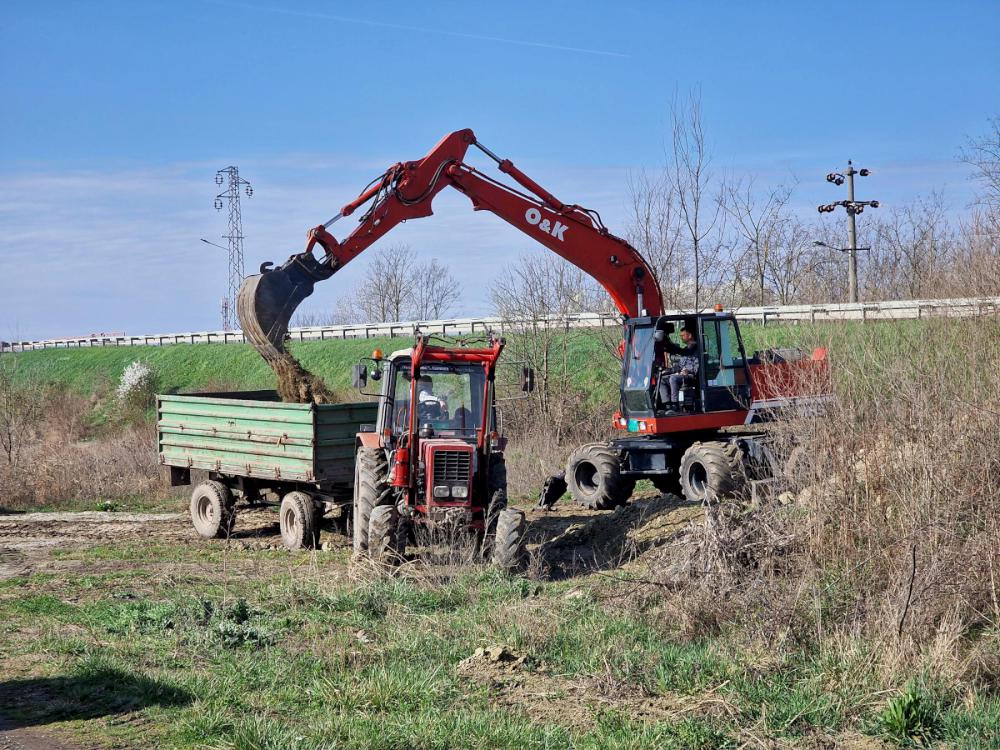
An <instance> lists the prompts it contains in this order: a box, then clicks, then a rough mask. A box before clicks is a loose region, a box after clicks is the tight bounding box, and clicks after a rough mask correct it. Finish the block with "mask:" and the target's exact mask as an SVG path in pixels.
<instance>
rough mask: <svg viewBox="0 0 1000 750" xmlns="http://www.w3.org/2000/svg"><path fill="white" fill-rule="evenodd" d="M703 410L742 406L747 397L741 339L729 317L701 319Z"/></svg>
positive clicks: (738, 407)
mask: <svg viewBox="0 0 1000 750" xmlns="http://www.w3.org/2000/svg"><path fill="white" fill-rule="evenodd" d="M701 350H702V363H703V364H702V367H703V368H704V380H703V381H702V382H703V383H704V388H705V411H725V410H728V409H745V408H747V404H748V403H749V399H750V387H749V385H748V383H749V378H748V374H747V364H746V356H745V354H744V352H743V341H742V340H741V339H740V332H739V328H738V327H737V325H736V321H735V320H734V319H732V318H720V317H714V316H713V317H706V318H703V319H702V321H701Z"/></svg>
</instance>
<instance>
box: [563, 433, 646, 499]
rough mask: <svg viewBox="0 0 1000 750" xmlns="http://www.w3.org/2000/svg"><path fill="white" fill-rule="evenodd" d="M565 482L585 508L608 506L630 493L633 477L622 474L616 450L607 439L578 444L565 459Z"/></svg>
mask: <svg viewBox="0 0 1000 750" xmlns="http://www.w3.org/2000/svg"><path fill="white" fill-rule="evenodd" d="M566 482H567V484H569V491H570V493H572V495H573V499H574V500H575V501H576V502H577V503H579V504H580V505H582V506H583V507H584V508H590V509H591V510H610V509H611V508H614V507H616V506H619V505H624V504H625V503H626V502H628V499H629V498H630V497H631V496H632V491H633V490H634V489H635V480H634V479H631V478H628V477H624V476H622V473H621V459H620V458H619V456H618V452H617V451H615V450H613V449H612V448H611V446H609V445H608V444H607V443H589V444H587V445H581V446H580V447H579V448H577V449H576V450H575V451H573V453H571V454H570V457H569V461H567V462H566Z"/></svg>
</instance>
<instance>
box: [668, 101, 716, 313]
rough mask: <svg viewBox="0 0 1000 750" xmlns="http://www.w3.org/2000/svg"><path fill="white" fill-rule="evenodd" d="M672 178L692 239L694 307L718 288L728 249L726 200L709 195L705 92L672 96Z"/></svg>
mask: <svg viewBox="0 0 1000 750" xmlns="http://www.w3.org/2000/svg"><path fill="white" fill-rule="evenodd" d="M671 124H672V127H671V140H670V152H669V156H670V157H671V162H670V165H669V166H668V169H667V174H668V175H669V179H670V184H671V186H672V188H673V190H674V192H675V194H676V196H677V205H678V208H679V213H680V219H681V226H682V228H683V230H684V232H685V235H686V241H687V242H688V243H689V251H690V259H691V264H690V271H691V274H692V275H691V283H692V287H693V288H692V295H691V296H692V299H691V302H692V303H693V307H694V308H695V309H700V308H701V307H702V304H703V301H704V299H705V297H706V296H710V295H711V296H714V294H715V293H716V292H717V290H718V288H719V278H718V276H717V271H718V265H719V263H720V260H721V259H722V256H723V254H724V250H725V243H724V241H723V232H722V221H723V219H724V212H723V210H722V201H721V200H719V199H718V197H717V196H716V197H714V199H713V196H712V195H710V191H711V190H712V182H713V180H712V174H711V171H710V169H709V166H710V163H711V159H710V156H709V153H708V147H707V144H706V141H705V131H704V127H703V125H702V118H701V96H700V94H698V93H695V92H692V93H690V94H689V95H688V97H687V100H686V101H683V102H682V101H681V100H680V98H679V97H677V96H675V97H674V102H673V108H672V111H671Z"/></svg>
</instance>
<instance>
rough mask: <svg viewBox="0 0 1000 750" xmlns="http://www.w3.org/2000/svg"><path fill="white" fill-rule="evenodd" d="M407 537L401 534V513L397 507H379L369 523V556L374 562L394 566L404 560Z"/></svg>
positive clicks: (375, 509)
mask: <svg viewBox="0 0 1000 750" xmlns="http://www.w3.org/2000/svg"><path fill="white" fill-rule="evenodd" d="M405 544H406V541H405V536H404V535H403V534H401V533H400V518H399V511H398V510H396V506H395V505H377V506H375V507H374V508H373V509H372V514H371V519H370V520H369V522H368V554H369V555H370V556H371V558H372V560H375V561H376V562H380V563H382V564H384V565H393V564H395V563H398V562H399V561H400V560H402V558H403V553H404V552H405V551H406V550H405Z"/></svg>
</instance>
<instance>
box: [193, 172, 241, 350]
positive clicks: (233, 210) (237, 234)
mask: <svg viewBox="0 0 1000 750" xmlns="http://www.w3.org/2000/svg"><path fill="white" fill-rule="evenodd" d="M215 184H216V185H222V184H225V185H226V189H225V190H224V191H222V192H221V193H219V194H218V195H217V196H215V209H216V210H217V211H221V210H222V205H223V201H226V202H227V203H228V204H229V232H228V234H224V235H223V238H224V239H226V240H229V243H228V244H229V247H228V248H226V249H227V250H228V251H229V288H228V290H227V294H226V297H225V299H226V301H227V304H225V305H223V306H222V329H223V330H224V331H233V330H236V329H237V328H239V318H238V317H237V315H236V296H237V295H238V294H239V291H240V284H241V283H243V276H244V275H245V267H244V265H243V217H242V214H241V213H240V188H243V190H244V192H245V193H246V196H247V198H250V197H251V196H252V195H253V187H252V186H251V185H250V183H249V182H248V181H247V180H244V179H243V178H242V177H240V170H239V167H226V168H225V169H220V170H219V171H218V172H216V173H215ZM202 242H206V243H207V244H209V245H212V244H214V243H212V242H208V240H202ZM217 247H218V246H217Z"/></svg>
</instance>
